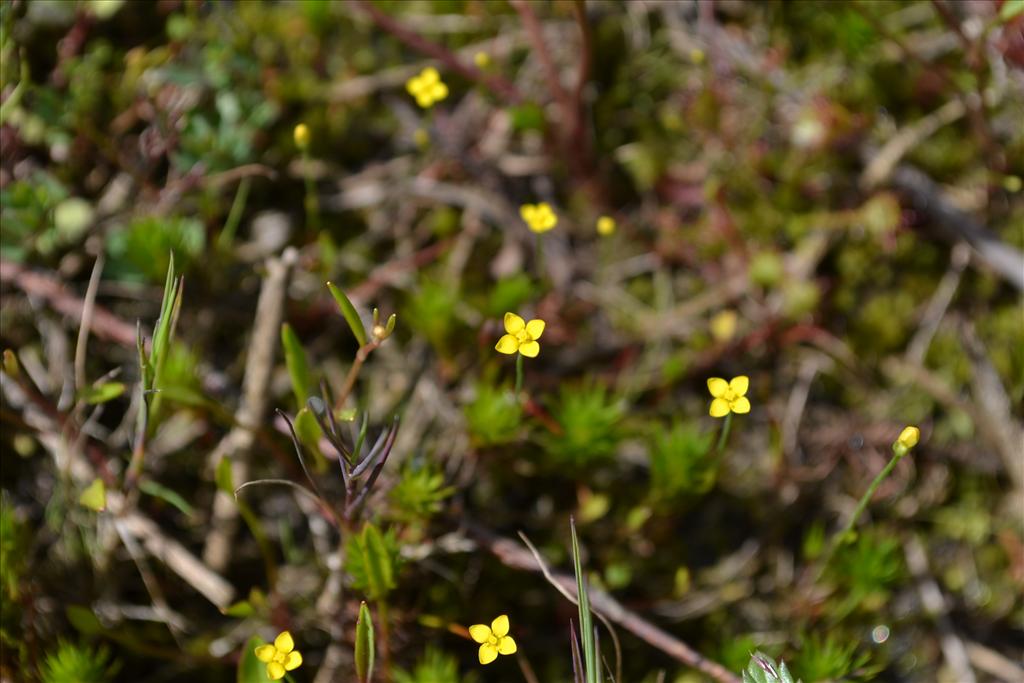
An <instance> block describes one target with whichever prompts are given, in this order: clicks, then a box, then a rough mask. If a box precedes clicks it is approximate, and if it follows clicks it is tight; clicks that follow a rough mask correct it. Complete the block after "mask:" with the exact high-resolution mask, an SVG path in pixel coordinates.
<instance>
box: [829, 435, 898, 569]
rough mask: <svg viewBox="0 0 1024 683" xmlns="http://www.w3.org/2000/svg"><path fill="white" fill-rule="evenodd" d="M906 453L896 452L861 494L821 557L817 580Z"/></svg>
mask: <svg viewBox="0 0 1024 683" xmlns="http://www.w3.org/2000/svg"><path fill="white" fill-rule="evenodd" d="M906 454H907V451H904V452H902V453H894V454H893V456H892V458H891V459H890V460H889V463H888V464H887V465H886V466H885V467H883V468H882V471H881V472H879V473H878V476H876V477H875V480H874V481H872V482H871V486H869V487H868V490H867V491H865V492H864V495H863V496H861V499H860V502H858V503H857V507H856V508H855V509H854V511H853V514H852V515H850V519H849V521H848V522H847V523H846V526H844V527H843V530H842V531H840V532H839V533H837V534H836V535H835V536H833V537H832V541H831V542H830V543H829V546H828V550H827V551H826V552H825V555H824V556H822V558H821V564H820V565H819V567H818V573H817V574H816V577H815V581H817V580H818V579H820V578H821V575H822V574H823V573H824V571H825V567H827V566H828V563H829V562H830V561H831V560H832V556H833V555H835V554H836V551H837V550H838V549H839V546H841V545H842V544H843V543H845V542H846V541H847V539H848V538H850V535H851V534H852V532H853V528H854V527H855V526H856V525H857V520H858V519H860V516H861V515H862V514H864V510H865V508H867V506H868V503H870V502H871V499H872V498H874V496H875V491H877V490H878V487H879V486H881V485H882V482H883V481H885V478H886V477H888V476H889V474H891V473H892V471H893V469H894V468H895V467H896V463H898V462H899V461H900V460H901V459H902V458H903V456H904V455H906Z"/></svg>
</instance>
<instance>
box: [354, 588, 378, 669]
mask: <svg viewBox="0 0 1024 683" xmlns="http://www.w3.org/2000/svg"><path fill="white" fill-rule="evenodd" d="M373 648H374V644H373V621H371V620H370V609H369V608H368V607H367V606H366V603H365V602H364V603H362V604H361V605H359V619H358V620H357V621H356V653H355V658H356V677H357V678H358V679H359V683H369V681H370V679H371V678H372V677H373V658H374V652H373Z"/></svg>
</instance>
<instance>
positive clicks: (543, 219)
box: [519, 202, 558, 232]
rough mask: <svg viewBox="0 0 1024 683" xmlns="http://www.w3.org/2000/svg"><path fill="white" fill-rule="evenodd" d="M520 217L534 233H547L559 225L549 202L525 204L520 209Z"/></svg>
mask: <svg viewBox="0 0 1024 683" xmlns="http://www.w3.org/2000/svg"><path fill="white" fill-rule="evenodd" d="M519 215H520V216H522V217H523V220H524V221H526V224H527V225H528V226H530V230H533V231H534V232H547V231H548V230H550V229H551V228H553V227H555V226H556V225H558V216H556V215H555V212H554V211H553V210H552V209H551V205H550V204H548V203H547V202H541V203H540V204H523V205H522V206H520V207H519Z"/></svg>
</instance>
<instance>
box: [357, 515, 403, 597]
mask: <svg viewBox="0 0 1024 683" xmlns="http://www.w3.org/2000/svg"><path fill="white" fill-rule="evenodd" d="M362 545H363V553H364V556H365V559H366V577H367V580H368V582H369V593H370V597H372V598H374V599H375V600H380V599H382V598H384V597H385V596H387V594H388V592H389V591H390V590H391V589H392V588H394V587H395V573H394V566H393V564H392V562H391V554H390V553H389V552H388V548H387V546H386V545H385V543H384V537H383V536H382V535H381V533H380V529H378V528H377V527H376V526H374V525H373V524H367V525H366V526H365V527H363V544H362Z"/></svg>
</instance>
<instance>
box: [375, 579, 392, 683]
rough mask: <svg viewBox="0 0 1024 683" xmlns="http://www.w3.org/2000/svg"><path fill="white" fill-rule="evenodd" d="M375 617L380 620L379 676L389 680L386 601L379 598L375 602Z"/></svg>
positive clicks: (388, 628) (388, 634)
mask: <svg viewBox="0 0 1024 683" xmlns="http://www.w3.org/2000/svg"><path fill="white" fill-rule="evenodd" d="M377 619H378V620H379V621H380V668H381V678H382V679H383V680H385V681H390V680H391V643H389V642H388V640H389V638H390V637H391V627H390V624H388V603H387V600H384V599H381V600H379V601H378V602H377Z"/></svg>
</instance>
